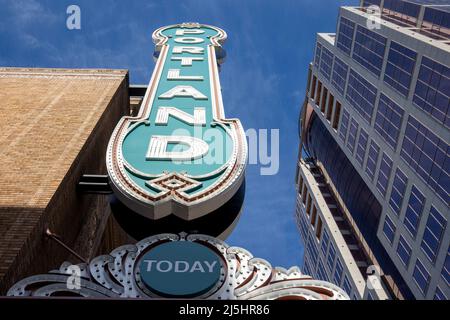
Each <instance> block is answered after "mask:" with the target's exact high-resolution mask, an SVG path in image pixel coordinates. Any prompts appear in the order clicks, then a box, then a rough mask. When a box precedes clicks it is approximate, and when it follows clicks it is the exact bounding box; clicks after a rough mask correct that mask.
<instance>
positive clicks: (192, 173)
mask: <svg viewBox="0 0 450 320" xmlns="http://www.w3.org/2000/svg"><path fill="white" fill-rule="evenodd" d="M225 39H226V33H225V32H224V31H223V30H221V29H219V28H216V27H212V26H207V25H200V24H197V23H184V24H180V25H173V26H168V27H163V28H160V29H158V30H156V31H155V32H154V34H153V40H154V42H155V44H156V53H155V56H156V57H157V62H156V66H155V70H154V72H153V75H152V77H151V80H150V83H149V85H148V89H147V92H146V94H145V97H144V99H143V101H142V105H141V108H140V111H139V114H138V116H136V117H124V118H122V119H121V121H120V122H119V123H118V125H117V127H116V129H115V131H114V133H113V135H112V137H111V140H110V143H109V146H108V151H107V169H108V174H109V177H110V180H111V182H112V183H111V185H112V188H113V190H114V192H115V194H116V196H117V197H118V198H119V200H121V201H122V202H123V203H124V204H125V205H127V206H128V207H129V208H131V209H132V210H133V211H135V212H137V213H139V214H141V215H143V216H146V217H148V218H150V219H160V218H163V217H165V216H168V215H170V214H174V215H176V216H178V217H180V218H182V219H184V220H193V219H196V218H199V217H202V216H204V215H206V214H208V213H210V212H212V211H214V210H216V209H218V208H219V207H221V206H222V205H223V204H225V203H226V202H227V201H228V200H230V199H231V197H232V196H233V195H234V194H235V193H236V192H237V190H238V189H239V187H240V186H241V184H242V181H243V177H244V170H245V164H246V160H247V145H246V139H245V133H244V130H243V128H242V125H241V123H240V121H239V120H237V119H226V118H225V112H224V108H223V103H222V96H221V88H220V82H219V70H218V66H219V65H220V64H221V63H222V58H223V56H224V51H223V49H222V43H223V42H224V41H225ZM236 76H238V75H236Z"/></svg>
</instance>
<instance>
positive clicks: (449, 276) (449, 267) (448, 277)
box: [441, 246, 450, 286]
mask: <svg viewBox="0 0 450 320" xmlns="http://www.w3.org/2000/svg"><path fill="white" fill-rule="evenodd" d="M441 276H442V279H444V281H445V283H446V284H447V286H450V246H449V247H448V249H447V257H446V258H445V262H444V266H443V267H442V272H441Z"/></svg>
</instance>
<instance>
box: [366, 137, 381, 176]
mask: <svg viewBox="0 0 450 320" xmlns="http://www.w3.org/2000/svg"><path fill="white" fill-rule="evenodd" d="M379 153H380V147H379V146H378V145H377V144H376V143H375V141H373V140H372V141H371V143H370V147H369V155H368V157H367V165H366V174H367V176H368V177H369V178H370V181H373V178H374V177H375V171H376V169H377V163H378V155H379Z"/></svg>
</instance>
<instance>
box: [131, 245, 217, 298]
mask: <svg viewBox="0 0 450 320" xmlns="http://www.w3.org/2000/svg"><path fill="white" fill-rule="evenodd" d="M221 268H222V265H221V262H220V257H219V256H218V255H217V254H216V253H215V252H214V251H212V250H211V249H209V248H208V247H205V246H204V245H201V244H198V243H195V242H190V241H171V242H166V243H163V244H161V245H158V246H156V247H155V248H153V249H151V250H150V251H149V252H147V253H146V254H145V255H144V256H143V258H142V259H141V261H140V264H139V271H140V277H141V280H142V281H143V282H144V283H145V285H146V286H147V287H148V288H149V289H150V290H151V291H153V292H154V293H156V294H158V295H161V296H165V297H179V298H183V297H196V296H200V295H202V294H203V293H206V292H208V291H209V290H211V289H212V288H213V287H214V286H215V285H216V284H217V282H218V281H219V279H220V274H221Z"/></svg>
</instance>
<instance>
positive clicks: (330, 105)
mask: <svg viewBox="0 0 450 320" xmlns="http://www.w3.org/2000/svg"><path fill="white" fill-rule="evenodd" d="M333 106H334V96H333V95H332V94H331V93H330V96H329V97H328V109H327V116H326V117H327V120H328V121H330V122H331V115H332V114H333Z"/></svg>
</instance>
